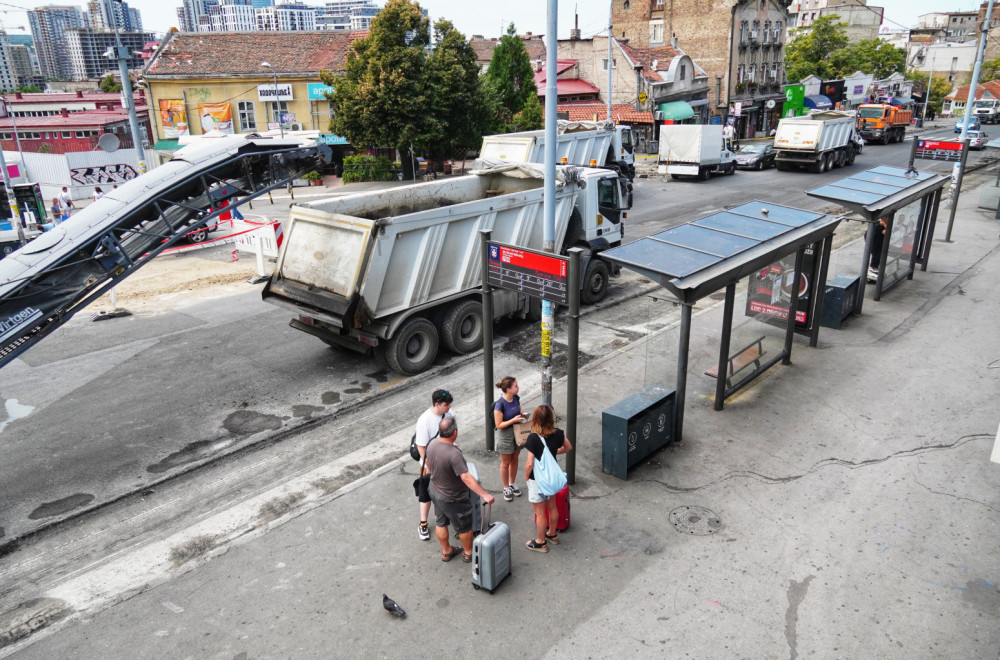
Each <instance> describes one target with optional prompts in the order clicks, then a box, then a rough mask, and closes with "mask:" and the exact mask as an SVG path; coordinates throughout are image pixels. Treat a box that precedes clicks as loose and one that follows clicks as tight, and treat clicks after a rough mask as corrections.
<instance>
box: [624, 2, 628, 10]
mask: <svg viewBox="0 0 1000 660" xmlns="http://www.w3.org/2000/svg"><path fill="white" fill-rule="evenodd" d="M625 9H628V0H625Z"/></svg>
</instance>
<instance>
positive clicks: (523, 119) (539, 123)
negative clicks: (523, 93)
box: [514, 94, 545, 131]
mask: <svg viewBox="0 0 1000 660" xmlns="http://www.w3.org/2000/svg"><path fill="white" fill-rule="evenodd" d="M544 118H545V113H544V112H542V104H541V103H540V102H539V100H538V96H537V95H534V94H532V95H531V96H529V97H528V100H527V101H526V102H525V104H524V108H522V110H521V112H519V113H517V114H516V115H514V130H515V131H536V130H538V129H540V128H542V127H543V126H544Z"/></svg>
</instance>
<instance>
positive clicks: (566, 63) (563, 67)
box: [535, 60, 577, 85]
mask: <svg viewBox="0 0 1000 660" xmlns="http://www.w3.org/2000/svg"><path fill="white" fill-rule="evenodd" d="M576 62H577V61H576V60H556V78H558V77H559V74H560V73H565V72H566V71H569V70H570V69H572V68H573V67H574V66H576ZM543 82H545V65H542V68H541V69H539V70H538V71H535V84H536V85H541V84H542V83H543Z"/></svg>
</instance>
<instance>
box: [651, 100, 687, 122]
mask: <svg viewBox="0 0 1000 660" xmlns="http://www.w3.org/2000/svg"><path fill="white" fill-rule="evenodd" d="M659 109H660V119H670V120H673V121H681V120H682V119H689V118H691V117H694V108H692V107H691V106H690V105H688V104H687V103H686V102H684V101H670V102H669V103H661V104H660V105H659Z"/></svg>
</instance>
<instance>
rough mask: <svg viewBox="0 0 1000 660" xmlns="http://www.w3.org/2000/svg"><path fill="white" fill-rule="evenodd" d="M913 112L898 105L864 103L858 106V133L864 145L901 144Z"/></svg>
mask: <svg viewBox="0 0 1000 660" xmlns="http://www.w3.org/2000/svg"><path fill="white" fill-rule="evenodd" d="M911 119H913V112H912V111H910V110H903V109H902V108H900V107H899V106H898V105H888V104H885V103H865V104H863V105H859V106H858V132H859V133H861V137H863V138H864V139H865V143H866V144H871V143H873V142H881V143H882V144H889V143H890V142H902V141H903V135H904V134H905V133H906V127H907V126H909V125H910V120H911Z"/></svg>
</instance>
